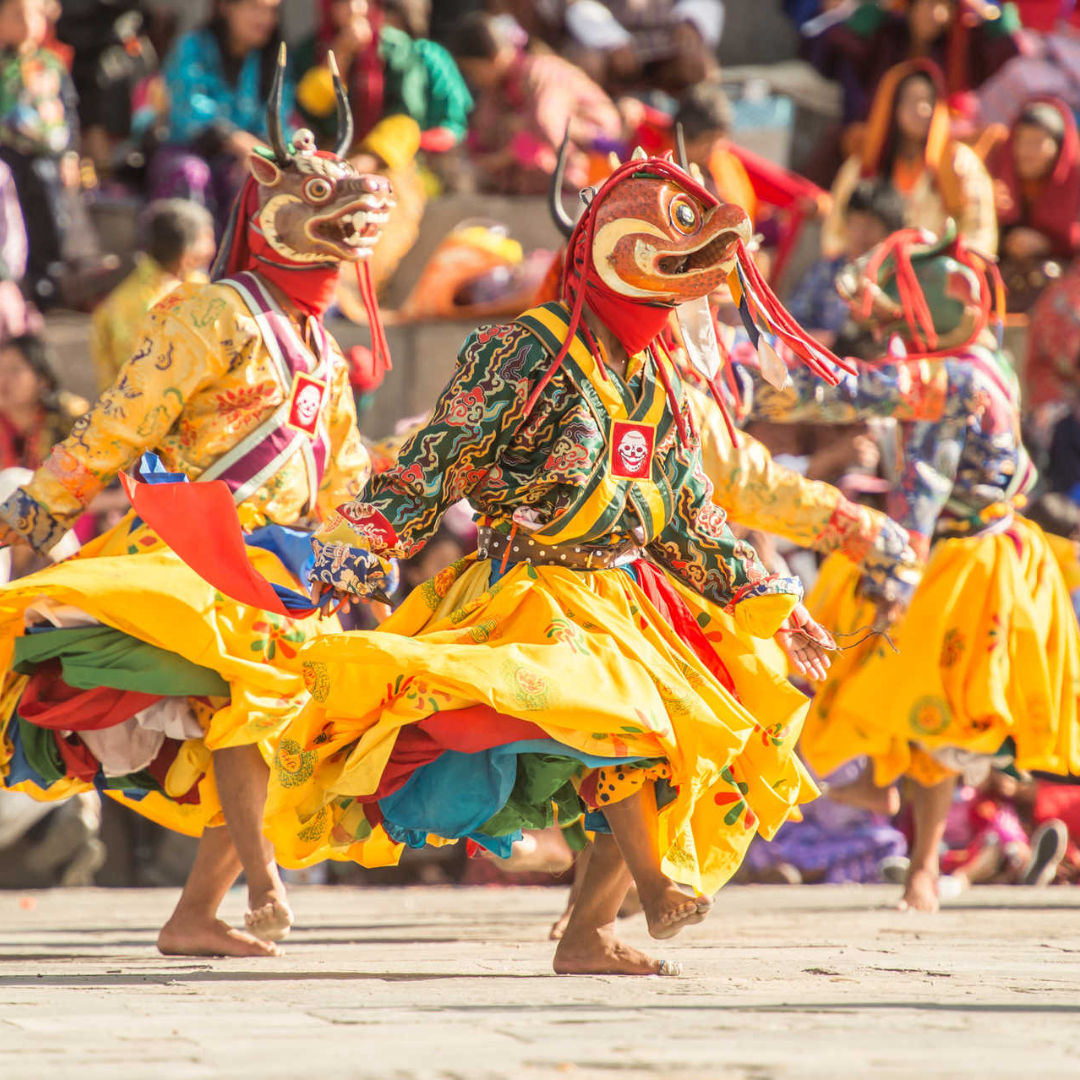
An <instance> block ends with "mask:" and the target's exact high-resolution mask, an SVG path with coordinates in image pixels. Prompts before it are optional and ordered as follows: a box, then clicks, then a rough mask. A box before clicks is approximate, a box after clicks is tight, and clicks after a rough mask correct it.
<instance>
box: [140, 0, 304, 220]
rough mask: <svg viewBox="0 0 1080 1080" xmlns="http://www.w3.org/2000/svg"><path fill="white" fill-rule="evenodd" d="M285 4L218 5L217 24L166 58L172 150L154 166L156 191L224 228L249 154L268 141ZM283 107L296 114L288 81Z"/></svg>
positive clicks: (276, 0)
mask: <svg viewBox="0 0 1080 1080" xmlns="http://www.w3.org/2000/svg"><path fill="white" fill-rule="evenodd" d="M280 6H281V0H215V4H214V9H213V15H212V17H211V19H210V21H209V22H207V23H206V24H205V25H204V26H202V27H200V28H199V29H197V30H192V31H191V32H190V33H187V34H184V35H183V36H182V37H181V38H180V39H179V40H178V41H177V42H176V45H175V46H174V48H173V50H172V52H171V53H170V54H169V56H168V58H167V60H166V61H165V69H164V73H165V81H166V84H167V86H168V90H169V97H170V102H171V104H170V110H169V136H168V138H169V145H167V146H165V147H163V148H162V149H161V150H160V151H158V153H157V154H156V155H155V158H154V161H153V163H152V165H151V169H150V190H151V194H152V196H153V197H154V198H156V199H161V198H169V197H179V198H188V199H192V200H194V201H195V202H199V203H202V204H203V205H204V206H206V207H207V208H208V209H209V210H210V212H211V213H212V214H213V215H214V219H215V221H216V223H217V225H218V228H219V229H220V228H221V227H222V226H223V225H224V221H225V218H226V216H227V214H228V210H229V206H230V204H231V203H232V200H233V198H234V197H235V195H236V193H237V191H239V188H240V184H241V183H242V182H243V178H244V176H245V175H246V166H245V162H246V161H247V157H248V155H249V153H250V152H251V150H252V148H253V147H255V146H257V145H259V143H260V142H264V141H265V140H266V135H267V133H266V101H267V98H268V97H269V94H270V84H271V82H272V81H273V77H274V69H275V66H276V64H277V54H278V46H279V44H280V41H281V36H280V31H279V28H278V13H279V9H280ZM282 104H283V109H284V111H285V112H286V113H289V112H291V111H292V108H293V82H292V79H291V78H288V77H287V78H286V79H285V86H284V94H283V103H282Z"/></svg>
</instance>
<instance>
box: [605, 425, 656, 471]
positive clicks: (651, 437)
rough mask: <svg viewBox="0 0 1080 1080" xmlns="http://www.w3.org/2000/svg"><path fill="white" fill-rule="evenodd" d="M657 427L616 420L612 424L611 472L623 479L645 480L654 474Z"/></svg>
mask: <svg viewBox="0 0 1080 1080" xmlns="http://www.w3.org/2000/svg"><path fill="white" fill-rule="evenodd" d="M655 441H656V429H655V428H654V427H653V425H652V424H635V423H633V422H632V421H630V420H616V421H615V422H614V423H613V424H612V426H611V472H612V475H614V476H617V477H619V479H621V480H645V479H647V478H648V477H649V476H650V475H651V474H652V455H653V445H654V443H655Z"/></svg>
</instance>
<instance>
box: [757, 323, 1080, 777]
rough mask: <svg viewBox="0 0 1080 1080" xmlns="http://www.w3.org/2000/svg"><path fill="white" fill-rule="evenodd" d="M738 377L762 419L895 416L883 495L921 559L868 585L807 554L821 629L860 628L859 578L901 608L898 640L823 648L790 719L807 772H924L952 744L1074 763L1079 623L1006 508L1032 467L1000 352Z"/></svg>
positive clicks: (865, 608)
mask: <svg viewBox="0 0 1080 1080" xmlns="http://www.w3.org/2000/svg"><path fill="white" fill-rule="evenodd" d="M750 377H751V378H752V379H753V380H754V402H753V410H754V413H755V415H758V416H761V417H764V418H769V419H782V420H784V421H786V422H799V421H807V422H812V423H813V422H816V423H852V422H858V421H862V420H866V419H869V418H870V417H873V416H891V417H894V418H895V419H896V421H897V447H898V449H897V460H896V467H897V477H896V479H895V480H894V483H893V487H892V489H891V491H890V492H889V498H888V507H889V509H890V513H891V515H892V517H893V518H894V519H895V520H896V521H898V522H899V524H901V525H902V526H904V528H905V529H906V530H907V532H908V535H909V538H910V541H911V545H912V547H913V548H914V549H915V551H916V552H917V553H918V554H920V555H921V556H922V557H923V560H924V568H923V573H922V576H921V580H917V579H916V581H895V582H892V581H886V582H885V583H884V584H885V586H886V588H884V589H882V588H880V587H879V584H880V583H877V582H869V583H868V582H867V581H865V580H862V579H861V578H860V572H859V569H858V568H857V567H855V566H854V565H853V564H852V563H850V562H849V561H847V560H845V559H843V558H841V557H840V556H839V555H836V554H834V555H832V556H830V558H829V559H828V560H827V561H826V562H825V564H824V566H823V567H822V571H821V574H820V576H819V578H818V581H817V583H816V585H815V588H814V591H813V593H812V594H811V596H810V598H809V600H808V601H807V606H808V607H809V608H810V613H811V614H812V615H813V616H814V618H815V619H817V620H818V622H820V623H821V625H822V626H824V627H826V628H827V629H829V630H832V631H836V632H838V633H841V634H852V635H857V634H862V633H864V632H865V630H868V629H869V628H870V626H871V624H872V623H873V621H874V609H873V608H872V606H871V605H870V604H869V603H865V602H864V601H863V600H862V598H861V597H862V595H864V594H866V595H871V596H876V597H878V598H879V599H880V600H881V601H884V602H886V603H889V602H894V601H903V602H907V610H906V612H905V614H904V616H903V618H902V621H901V622H900V624H899V625H898V626H897V627H896V629H895V631H894V634H893V637H894V639H895V642H896V647H897V649H898V650H899V652H898V653H893V651H892V650H891V649H890V648H889V646H888V644H887V643H886V642H884V641H883V640H882V639H881V638H871V639H870V640H868V641H866V642H865V643H864V644H863V645H861V646H860V647H858V648H853V649H850V650H849V651H847V652H844V653H843V654H842V655H840V656H839V657H837V658H836V659H835V660H834V663H833V666H832V668H831V669H830V672H829V678H828V681H827V682H826V684H825V685H824V686H823V687H822V689H821V690H820V691H819V692H818V694H817V695H816V697H815V698H814V702H813V704H812V706H811V710H810V715H809V717H808V719H807V723H806V727H805V730H804V733H803V741H802V745H801V750H802V753H803V754H804V756H805V758H806V761H807V762H808V763H809V764H810V765H811V766H812V767H813V768H814V769H815V770H816V771H817V772H819V773H820V774H825V773H828V772H829V771H831V770H832V769H834V768H835V767H836V766H838V765H840V764H842V763H843V762H845V761H849V760H851V759H852V758H855V757H859V756H860V755H864V754H865V755H868V756H869V757H870V758H871V759H872V760H873V763H874V770H875V777H876V779H877V781H878V783H879V784H886V783H889V782H891V781H892V780H895V779H896V778H897V777H898V776H901V775H904V774H907V775H910V776H912V777H913V778H914V779H916V780H917V781H919V782H920V783H923V784H926V785H929V784H934V783H936V782H938V781H939V780H942V779H944V778H945V777H946V776H948V775H950V773H955V772H959V771H961V767H962V765H963V764H964V762H965V759H968V757H969V755H972V754H975V755H997V754H998V753H999V752H1001V753H1013V754H1014V755H1015V759H1016V764H1017V765H1018V767H1019V768H1021V769H1041V770H1047V771H1052V772H1058V773H1068V772H1076V771H1077V769H1078V768H1080V728H1078V723H1077V721H1078V717H1077V700H1076V696H1077V690H1078V678H1080V631H1078V629H1077V624H1076V618H1075V616H1074V614H1073V610H1072V605H1071V602H1070V599H1069V594H1068V591H1067V589H1066V587H1065V582H1064V580H1063V578H1062V574H1061V570H1060V568H1059V566H1058V563H1057V560H1056V559H1055V558H1054V555H1053V552H1052V551H1051V549H1050V546H1049V545H1048V544H1047V541H1046V538H1045V536H1044V535H1043V533H1042V531H1041V530H1040V529H1039V528H1038V527H1037V526H1036V525H1034V524H1033V523H1032V522H1030V521H1027V520H1025V519H1023V518H1020V517H1018V516H1017V515H1016V514H1015V511H1014V509H1013V505H1014V503H1015V502H1017V501H1019V500H1020V499H1021V498H1022V497H1023V495H1024V494H1025V492H1026V491H1027V490H1029V489H1030V487H1031V485H1032V484H1033V483H1034V480H1035V471H1034V468H1033V466H1032V464H1031V462H1030V459H1029V458H1028V455H1027V452H1026V451H1025V449H1024V446H1023V441H1022V439H1021V436H1020V416H1019V408H1018V402H1019V387H1018V385H1017V382H1016V378H1015V375H1014V374H1013V373H1012V371H1011V368H1010V367H1009V365H1008V362H1007V361H1006V360H1005V358H1004V357H1003V356H1002V355H1001V354H1000V353H999V352H997V351H996V350H994V349H992V348H989V347H987V346H983V345H981V344H978V345H971V346H966V347H964V348H963V349H960V350H958V351H957V354H956V355H955V356H949V357H946V358H944V359H939V360H927V359H914V360H911V361H906V360H903V359H901V358H898V357H891V356H890V357H885V358H883V359H881V360H878V361H875V362H874V363H873V364H866V365H863V366H862V367H861V368H860V370H859V372H858V374H847V373H841V374H840V376H839V381H838V383H837V385H836V386H822V385H821V384H820V383H819V382H818V381H817V380H814V379H812V378H811V377H810V376H809V374H808V373H807V372H805V371H804V370H801V369H793V370H792V371H791V372H790V378H789V380H788V383H787V384H786V385H785V386H784V387H783V388H781V389H775V388H773V387H770V386H768V385H767V384H765V383H764V381H763V380H761V379H760V378H759V377H758V376H757V375H756V374H752V373H751V374H750ZM916 582H917V583H916ZM868 586H869V587H868ZM894 586H895V587H894ZM851 640H852V641H854V640H855V639H854V637H853V638H852V639H851Z"/></svg>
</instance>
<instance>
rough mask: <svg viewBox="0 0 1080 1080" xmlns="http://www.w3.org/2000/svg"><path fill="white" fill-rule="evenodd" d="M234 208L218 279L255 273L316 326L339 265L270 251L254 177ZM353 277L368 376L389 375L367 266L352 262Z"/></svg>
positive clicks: (329, 300) (328, 301)
mask: <svg viewBox="0 0 1080 1080" xmlns="http://www.w3.org/2000/svg"><path fill="white" fill-rule="evenodd" d="M237 203H238V205H237V207H236V208H235V215H234V216H235V220H236V230H235V234H234V236H233V238H232V247H231V248H230V249H229V251H228V252H227V258H226V260H225V263H224V267H223V269H222V271H221V276H222V277H231V276H232V275H233V274H238V273H240V271H242V270H251V271H254V272H256V273H258V274H259V276H260V277H264V278H266V280H267V281H272V282H273V283H274V284H275V285H277V286H278V288H280V289H281V290H282V291H283V292H284V293H285V295H286V296H288V298H289V299H290V300H291V301H292V302H293V303H294V304H295V305H296V306H297V307H298V308H299V309H300V310H301V311H302V312H303V313H304V314H305V315H308V316H310V317H311V318H314V319H319V320H320V321H321V320H322V317H323V315H325V314H326V310H327V308H329V306H330V305H331V303H333V300H334V297H335V296H336V295H337V287H338V276H339V274H340V273H341V263H336V262H331V263H314V264H312V263H301V262H293V261H292V260H290V259H287V258H285V257H284V256H283V255H281V254H279V253H278V252H276V251H274V250H273V248H271V247H270V245H269V244H268V243H267V241H266V237H265V236H264V235H263V234H262V231H261V230H260V229H259V224H258V214H259V186H258V184H257V183H256V182H255V178H254V177H253V176H249V177H248V178H247V180H246V181H245V183H244V186H243V188H242V189H241V191H240V194H239V195H238V196H237ZM356 274H357V280H358V281H359V284H360V297H361V299H362V300H363V303H364V309H365V311H366V312H367V316H368V323H369V325H370V327H371V353H372V368H373V374H374V373H375V372H376V371H389V370H390V368H391V367H392V366H393V365H392V364H391V362H390V346H389V343H388V342H387V340H386V332H385V331H384V329H383V325H382V319H381V318H380V316H379V304H378V301H377V299H376V297H375V288H374V285H373V283H372V280H371V268H370V266H369V265H368V263H367V262H363V263H357V264H356Z"/></svg>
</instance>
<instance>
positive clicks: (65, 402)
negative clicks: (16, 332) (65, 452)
mask: <svg viewBox="0 0 1080 1080" xmlns="http://www.w3.org/2000/svg"><path fill="white" fill-rule="evenodd" d="M88 407H89V406H88V404H87V402H85V401H84V400H83V399H82V398H80V397H76V396H75V395H74V394H69V393H67V392H66V391H64V390H61V389H60V383H59V380H58V379H57V377H56V373H55V372H54V371H53V369H52V365H51V364H50V363H49V357H48V354H47V353H46V351H45V343H44V342H43V341H42V339H41V338H40V337H37V336H36V335H33V334H24V335H23V336H22V337H17V338H12V339H11V340H9V341H6V342H4V343H3V344H2V345H0V469H9V468H24V469H36V468H37V467H38V466H39V465H40V464H41V463H42V462H43V461H44V460H45V458H47V457H48V456H49V451H50V450H51V449H52V448H53V446H54V445H55V444H56V443H58V442H60V440H61V439H65V438H67V436H68V434H69V433H70V431H71V425H72V424H73V423H74V422H75V420H76V419H77V418H78V417H79V416H81V415H82V414H83V413H84V412H86V410H87V408H88Z"/></svg>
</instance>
